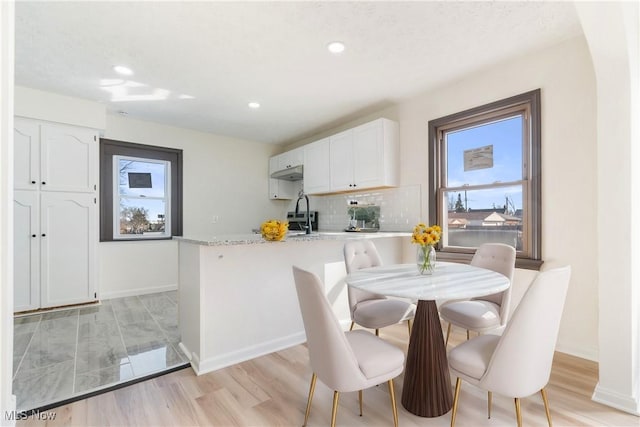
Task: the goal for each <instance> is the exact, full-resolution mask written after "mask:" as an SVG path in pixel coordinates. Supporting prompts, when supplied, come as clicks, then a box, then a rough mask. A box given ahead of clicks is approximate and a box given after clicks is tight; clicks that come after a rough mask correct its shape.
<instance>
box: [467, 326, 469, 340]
mask: <svg viewBox="0 0 640 427" xmlns="http://www.w3.org/2000/svg"><path fill="white" fill-rule="evenodd" d="M467 341H469V330H468V329H467Z"/></svg>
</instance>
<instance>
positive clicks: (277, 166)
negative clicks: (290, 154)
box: [269, 154, 297, 200]
mask: <svg viewBox="0 0 640 427" xmlns="http://www.w3.org/2000/svg"><path fill="white" fill-rule="evenodd" d="M281 157H282V154H280V155H278V156H273V157H271V158H270V159H269V198H270V199H274V200H276V199H283V200H290V199H293V197H294V196H295V195H296V194H297V192H296V191H295V188H296V185H295V183H294V182H291V181H284V180H282V179H273V178H271V174H272V173H273V172H275V171H278V170H282V169H284V168H283V167H281V164H282V163H281V162H282V158H281Z"/></svg>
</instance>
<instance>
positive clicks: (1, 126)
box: [0, 1, 16, 426]
mask: <svg viewBox="0 0 640 427" xmlns="http://www.w3.org/2000/svg"><path fill="white" fill-rule="evenodd" d="M13 29H14V3H13V2H9V1H3V2H0V59H1V62H0V141H1V145H0V425H2V426H5V425H14V424H15V420H11V419H7V418H11V417H7V416H6V415H10V414H11V411H15V409H16V399H15V396H14V395H13V393H12V378H13V95H14V93H13V64H14V60H13V59H14V32H13Z"/></svg>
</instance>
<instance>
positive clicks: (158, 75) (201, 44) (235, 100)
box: [15, 1, 582, 143]
mask: <svg viewBox="0 0 640 427" xmlns="http://www.w3.org/2000/svg"><path fill="white" fill-rule="evenodd" d="M581 32H582V30H581V28H580V24H579V21H578V18H577V15H576V12H575V10H574V6H573V4H572V3H571V2H433V1H432V2H397V1H388V2H317V1H313V2H311V1H310V2H43V3H42V2H25V1H19V2H17V4H16V53H15V56H16V70H15V76H16V84H18V85H21V86H27V87H31V88H35V89H41V90H46V91H51V92H55V93H60V94H64V95H69V96H75V97H80V98H85V99H90V100H94V101H100V102H104V103H105V104H106V105H107V108H108V110H109V111H113V112H117V111H126V112H127V113H128V115H129V117H134V118H139V119H143V120H149V121H155V122H161V123H166V124H170V125H175V126H180V127H186V128H191V129H196V130H201V131H205V132H211V133H216V134H221V135H228V136H232V137H237V138H242V139H249V140H256V141H262V142H267V143H289V142H293V141H295V140H299V139H302V138H304V137H308V136H311V135H313V134H315V133H317V132H320V131H322V130H325V129H327V128H331V127H335V126H336V125H339V124H342V123H343V122H346V121H349V120H351V119H354V118H357V117H358V116H360V115H363V114H366V113H368V112H373V111H376V110H378V109H380V108H383V107H386V106H389V105H392V104H393V103H397V102H399V101H401V100H403V99H407V98H409V97H412V96H415V95H417V94H419V93H421V92H424V91H426V90H429V89H430V88H434V87H436V86H439V85H442V84H443V83H445V82H447V81H451V80H456V79H459V78H461V77H463V76H465V75H468V74H469V73H472V72H474V71H475V70H478V69H481V68H483V67H486V66H488V65H490V64H494V63H496V62H498V61H501V60H504V59H506V58H509V57H514V56H518V55H523V54H526V53H527V52H529V51H532V50H537V49H541V48H544V47H546V46H549V45H552V44H555V43H558V42H561V41H563V40H566V39H568V38H571V37H575V36H577V35H579V34H581ZM334 40H340V41H343V42H344V43H345V44H346V50H345V52H343V53H342V54H340V55H333V54H330V53H329V52H328V51H327V49H326V45H327V43H329V42H331V41H334ZM116 64H124V65H127V66H129V67H130V68H132V69H133V70H134V72H135V74H134V75H133V76H131V77H128V78H126V80H128V81H131V82H135V83H139V84H142V85H143V86H139V87H132V88H131V89H130V94H131V95H140V96H141V97H144V96H147V95H153V94H159V93H161V92H158V90H159V89H164V90H166V91H169V93H168V95H167V97H166V99H164V100H146V101H145V100H136V101H134V100H131V101H112V100H111V93H110V92H108V91H106V90H104V89H101V84H102V85H103V86H107V85H112V87H113V85H114V82H105V81H104V80H105V79H118V78H121V77H119V76H118V75H116V73H115V72H114V71H113V69H112V66H113V65H116ZM116 86H117V85H116ZM183 94H185V95H191V96H193V97H194V98H193V99H180V98H179V96H180V95H183ZM249 101H257V102H259V103H260V104H261V105H262V107H261V108H260V109H259V110H251V109H249V108H248V106H247V103H248V102H249Z"/></svg>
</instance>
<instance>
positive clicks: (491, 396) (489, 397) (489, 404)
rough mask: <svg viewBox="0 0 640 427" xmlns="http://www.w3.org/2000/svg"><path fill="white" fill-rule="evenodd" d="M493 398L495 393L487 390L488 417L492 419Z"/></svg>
mask: <svg viewBox="0 0 640 427" xmlns="http://www.w3.org/2000/svg"><path fill="white" fill-rule="evenodd" d="M492 398H493V393H491V392H490V391H488V392H487V418H488V419H491V400H492Z"/></svg>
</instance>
